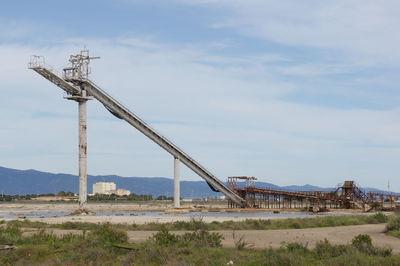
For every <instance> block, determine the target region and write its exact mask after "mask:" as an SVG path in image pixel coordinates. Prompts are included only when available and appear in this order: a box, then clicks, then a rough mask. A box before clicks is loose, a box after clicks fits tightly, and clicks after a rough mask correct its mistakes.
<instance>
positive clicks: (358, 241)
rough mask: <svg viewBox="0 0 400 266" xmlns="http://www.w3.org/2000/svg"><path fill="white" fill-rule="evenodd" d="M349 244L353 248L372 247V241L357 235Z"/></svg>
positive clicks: (365, 236) (364, 236)
mask: <svg viewBox="0 0 400 266" xmlns="http://www.w3.org/2000/svg"><path fill="white" fill-rule="evenodd" d="M351 244H352V245H353V246H354V247H360V246H372V240H371V237H370V236H369V235H362V234H360V235H357V236H355V237H354V238H353V239H352V240H351Z"/></svg>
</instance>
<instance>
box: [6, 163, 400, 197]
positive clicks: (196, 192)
mask: <svg viewBox="0 0 400 266" xmlns="http://www.w3.org/2000/svg"><path fill="white" fill-rule="evenodd" d="M104 181H105V182H114V183H115V184H116V185H117V189H118V188H123V189H128V190H130V191H131V192H132V193H135V194H138V195H153V197H158V196H159V195H165V196H173V194H174V193H173V188H174V184H173V182H174V181H173V179H170V178H165V177H121V176H117V175H98V176H93V175H88V180H87V183H88V193H91V192H92V188H93V184H94V183H96V182H104ZM0 184H1V186H0V192H1V193H2V194H7V195H16V194H19V195H24V194H46V193H57V192H59V191H66V192H69V191H71V192H74V193H78V177H77V176H76V175H71V174H54V173H47V172H41V171H37V170H32V169H30V170H17V169H11V168H6V167H0ZM256 187H260V188H271V189H276V190H285V191H310V190H318V191H329V190H334V189H335V188H334V187H331V188H322V187H317V186H312V185H308V184H307V185H303V186H295V185H293V186H283V187H281V186H277V185H274V184H271V183H267V182H256ZM363 189H365V190H366V191H374V192H378V193H388V192H387V191H382V190H379V189H375V188H363ZM394 194H398V193H394ZM220 195H222V194H221V193H216V192H213V191H211V189H210V188H209V186H208V185H207V183H206V182H205V181H181V197H183V198H205V197H215V196H220Z"/></svg>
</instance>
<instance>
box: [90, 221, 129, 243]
mask: <svg viewBox="0 0 400 266" xmlns="http://www.w3.org/2000/svg"><path fill="white" fill-rule="evenodd" d="M88 239H91V240H94V241H95V242H100V243H103V244H112V243H127V242H128V235H127V233H126V231H125V230H123V229H119V228H113V227H112V226H111V224H110V223H105V224H100V225H98V226H97V227H96V228H95V229H93V230H92V231H90V232H89V233H88Z"/></svg>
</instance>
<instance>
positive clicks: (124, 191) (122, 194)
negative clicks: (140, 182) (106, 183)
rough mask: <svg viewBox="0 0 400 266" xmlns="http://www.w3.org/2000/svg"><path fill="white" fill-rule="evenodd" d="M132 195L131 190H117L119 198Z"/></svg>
mask: <svg viewBox="0 0 400 266" xmlns="http://www.w3.org/2000/svg"><path fill="white" fill-rule="evenodd" d="M130 194H131V191H130V190H127V189H123V188H119V189H117V195H118V196H129V195H130Z"/></svg>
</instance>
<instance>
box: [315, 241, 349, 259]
mask: <svg viewBox="0 0 400 266" xmlns="http://www.w3.org/2000/svg"><path fill="white" fill-rule="evenodd" d="M347 251H348V247H346V246H345V245H332V244H331V243H330V242H329V241H328V240H327V239H326V238H325V239H324V241H319V242H317V244H316V245H315V248H314V249H313V253H314V254H315V256H316V257H317V258H334V257H339V256H341V255H343V254H345V253H346V252H347Z"/></svg>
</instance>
